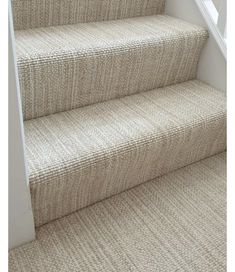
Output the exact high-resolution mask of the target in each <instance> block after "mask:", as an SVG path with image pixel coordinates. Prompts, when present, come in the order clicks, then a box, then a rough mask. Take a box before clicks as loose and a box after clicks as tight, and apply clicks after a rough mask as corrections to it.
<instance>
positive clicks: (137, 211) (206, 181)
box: [9, 153, 226, 272]
mask: <svg viewBox="0 0 235 272" xmlns="http://www.w3.org/2000/svg"><path fill="white" fill-rule="evenodd" d="M225 158H226V154H225V153H222V154H219V155H216V156H213V157H211V158H209V159H206V160H202V161H200V162H197V163H195V164H192V165H190V166H187V167H185V168H182V169H179V170H177V171H175V172H173V173H170V174H168V175H165V176H162V177H161V178H158V179H155V180H153V181H151V182H148V183H145V184H142V185H140V186H137V187H135V188H133V189H131V190H129V191H126V192H124V193H122V194H119V195H116V196H114V197H112V198H109V199H107V200H103V201H102V202H99V203H96V204H95V205H93V206H90V207H88V208H85V209H83V210H80V211H78V212H76V213H74V214H71V215H70V216H67V217H65V218H62V219H60V220H56V221H54V222H51V223H49V224H47V225H44V226H42V227H41V228H39V229H38V230H37V239H36V240H35V241H34V242H32V243H29V244H26V245H24V246H21V247H19V248H17V249H15V250H12V251H11V252H10V255H9V256H10V257H9V271H10V272H38V271H48V272H49V271H50V272H59V271H60V272H68V271H69V272H73V271H74V272H94V271H97V272H101V271H103V272H129V271H134V272H143V271H146V272H156V271H157V272H173V271H180V272H184V271H185V272H225V271H226V163H225Z"/></svg>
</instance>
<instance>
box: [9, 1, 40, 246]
mask: <svg viewBox="0 0 235 272" xmlns="http://www.w3.org/2000/svg"><path fill="white" fill-rule="evenodd" d="M10 2H11V1H9V17H8V18H9V42H8V45H9V52H8V54H9V71H8V77H9V90H8V92H9V162H8V163H9V196H8V199H9V200H8V201H9V203H8V205H9V207H8V208H9V210H8V213H9V218H8V220H9V222H8V224H9V249H12V248H14V247H17V246H20V245H22V244H24V243H27V242H29V241H31V240H34V239H35V228H34V220H33V213H32V207H31V197H30V191H29V184H28V177H27V170H26V160H25V148H24V129H23V116H22V109H21V98H20V89H19V79H18V71H17V67H16V55H15V48H14V41H15V39H14V30H13V22H12V11H11V3H10Z"/></svg>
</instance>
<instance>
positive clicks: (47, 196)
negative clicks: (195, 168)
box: [31, 116, 226, 226]
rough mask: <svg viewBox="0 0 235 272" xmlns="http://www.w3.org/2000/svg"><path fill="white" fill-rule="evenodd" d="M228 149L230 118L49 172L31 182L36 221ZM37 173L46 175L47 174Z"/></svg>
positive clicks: (198, 125) (118, 191) (175, 132)
mask: <svg viewBox="0 0 235 272" xmlns="http://www.w3.org/2000/svg"><path fill="white" fill-rule="evenodd" d="M225 148H226V117H225V116H222V117H220V118H215V119H214V120H211V121H210V122H208V123H207V124H206V125H205V124H204V123H201V124H197V125H195V126H194V127H193V128H190V129H189V128H187V127H184V128H181V129H180V128H178V129H176V130H175V131H174V132H173V133H171V135H170V134H168V135H163V136H162V138H161V139H158V140H156V139H154V137H153V138H152V139H151V137H150V140H149V143H148V144H145V145H138V144H136V145H132V146H131V147H130V149H129V150H126V151H124V150H123V152H121V151H120V152H116V153H114V154H109V155H108V156H107V154H106V157H103V158H102V159H100V160H96V159H95V158H94V159H93V160H92V159H90V160H89V161H87V162H86V163H85V164H84V165H76V164H75V165H72V166H71V167H70V169H67V171H66V172H65V173H64V175H58V174H56V172H55V173H53V172H52V173H51V175H49V176H48V173H47V178H49V179H48V180H44V181H43V182H42V183H41V184H31V195H32V204H33V210H34V216H35V224H36V226H40V225H42V224H45V223H47V222H49V221H51V220H54V219H56V218H59V217H62V216H65V215H67V214H69V213H72V212H74V211H76V210H78V209H81V208H83V207H85V206H87V205H90V204H93V203H95V202H97V201H99V200H102V199H104V198H107V197H110V196H112V195H114V194H117V193H120V192H122V191H124V190H127V189H129V188H131V187H133V186H136V185H138V184H141V183H143V182H146V181H148V180H151V179H153V178H155V177H157V176H160V175H163V174H165V173H168V172H169V171H172V170H175V169H178V168H180V167H183V166H185V165H188V164H190V163H193V162H196V161H198V160H200V159H203V158H205V157H208V156H211V155H214V154H216V153H219V152H222V151H224V150H225ZM38 177H39V178H40V179H42V180H43V179H44V177H43V174H42V175H39V176H38ZM31 179H32V180H35V177H31ZM42 199H43V201H42Z"/></svg>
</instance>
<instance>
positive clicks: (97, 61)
mask: <svg viewBox="0 0 235 272" xmlns="http://www.w3.org/2000/svg"><path fill="white" fill-rule="evenodd" d="M207 35H208V34H207V31H206V30H205V29H203V28H202V27H199V26H195V25H192V24H189V23H187V22H184V21H182V20H179V19H176V18H172V17H169V16H164V15H156V16H146V17H138V18H131V19H125V20H116V21H107V22H98V23H86V24H77V25H69V26H57V27H48V28H38V29H33V30H24V31H16V49H17V50H16V51H17V57H18V68H19V77H20V89H21V95H22V104H23V106H22V108H23V112H24V119H25V120H28V119H32V118H37V117H40V116H45V115H49V114H53V113H56V112H61V111H67V110H71V109H75V108H78V107H82V106H86V105H90V104H93V103H98V102H102V101H106V100H110V99H114V98H119V97H122V96H125V95H131V94H134V93H138V92H143V91H149V90H152V89H154V88H157V87H163V86H166V85H171V84H176V83H180V82H184V81H187V80H191V79H194V78H195V77H196V71H197V63H198V60H199V56H200V52H201V50H202V48H203V45H204V44H205V41H206V39H207Z"/></svg>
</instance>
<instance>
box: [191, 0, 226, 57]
mask: <svg viewBox="0 0 235 272" xmlns="http://www.w3.org/2000/svg"><path fill="white" fill-rule="evenodd" d="M194 1H195V2H196V4H197V6H198V8H199V10H200V12H201V14H202V16H203V18H204V20H205V21H206V23H207V26H208V28H209V30H210V32H211V34H212V35H213V37H214V39H215V40H216V42H217V44H218V46H219V48H220V50H221V52H222V54H223V56H224V58H225V59H226V60H227V45H226V20H227V18H226V14H227V12H226V6H227V4H226V3H227V0H221V8H220V9H219V10H218V11H217V9H216V8H215V6H214V3H213V1H212V0H194Z"/></svg>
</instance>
